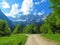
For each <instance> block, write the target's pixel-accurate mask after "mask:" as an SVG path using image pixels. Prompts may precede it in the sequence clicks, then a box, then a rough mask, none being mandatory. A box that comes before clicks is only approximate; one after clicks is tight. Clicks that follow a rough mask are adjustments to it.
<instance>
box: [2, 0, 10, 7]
mask: <svg viewBox="0 0 60 45" xmlns="http://www.w3.org/2000/svg"><path fill="white" fill-rule="evenodd" d="M1 4H2V8H10V5H9V3H8V2H6V1H3V2H1Z"/></svg>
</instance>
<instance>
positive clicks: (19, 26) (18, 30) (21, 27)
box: [13, 24, 23, 34]
mask: <svg viewBox="0 0 60 45" xmlns="http://www.w3.org/2000/svg"><path fill="white" fill-rule="evenodd" d="M22 29H23V26H22V25H21V24H17V26H16V27H15V29H14V31H13V33H14V34H16V33H22Z"/></svg>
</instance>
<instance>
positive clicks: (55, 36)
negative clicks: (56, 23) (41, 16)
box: [42, 34, 60, 42]
mask: <svg viewBox="0 0 60 45" xmlns="http://www.w3.org/2000/svg"><path fill="white" fill-rule="evenodd" d="M42 36H43V37H46V38H48V39H51V40H53V41H56V42H60V34H42Z"/></svg>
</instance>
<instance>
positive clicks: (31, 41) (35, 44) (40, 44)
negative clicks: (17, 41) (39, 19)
mask: <svg viewBox="0 0 60 45" xmlns="http://www.w3.org/2000/svg"><path fill="white" fill-rule="evenodd" d="M25 45H56V43H55V42H52V41H48V40H46V39H43V38H42V37H41V36H40V35H39V34H33V35H28V39H27V42H26V43H25Z"/></svg>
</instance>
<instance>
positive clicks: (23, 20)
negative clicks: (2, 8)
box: [14, 19, 26, 22]
mask: <svg viewBox="0 0 60 45" xmlns="http://www.w3.org/2000/svg"><path fill="white" fill-rule="evenodd" d="M17 21H22V22H25V21H26V20H25V19H18V20H14V22H17Z"/></svg>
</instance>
